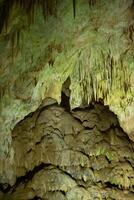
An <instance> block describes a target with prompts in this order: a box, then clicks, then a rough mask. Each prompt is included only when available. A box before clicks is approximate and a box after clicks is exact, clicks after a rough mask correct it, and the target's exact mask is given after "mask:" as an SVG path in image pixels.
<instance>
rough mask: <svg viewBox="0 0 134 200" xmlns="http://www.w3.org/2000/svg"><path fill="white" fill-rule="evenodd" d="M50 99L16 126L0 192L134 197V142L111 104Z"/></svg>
mask: <svg viewBox="0 0 134 200" xmlns="http://www.w3.org/2000/svg"><path fill="white" fill-rule="evenodd" d="M47 103H48V104H46V106H44V105H43V106H42V107H40V109H38V110H37V111H36V112H34V113H31V114H30V115H29V116H27V117H26V118H25V119H24V120H22V121H21V122H19V124H17V125H16V126H15V128H14V130H13V132H12V146H13V148H14V152H15V155H14V162H13V164H12V165H11V166H10V165H9V166H8V167H9V168H10V172H11V174H10V176H9V177H6V178H8V181H9V182H7V183H6V184H3V185H2V186H1V188H2V190H3V193H0V195H1V196H0V198H1V199H6V198H7V199H10V200H31V199H43V200H56V199H57V200H81V199H83V200H95V199H98V200H106V199H108V200H113V199H115V200H129V199H130V200H132V199H134V143H133V142H132V141H131V140H130V139H129V138H128V136H127V134H125V133H124V132H123V130H122V129H121V128H120V126H119V123H118V120H117V117H116V116H115V115H114V114H113V113H112V112H110V111H109V108H108V107H106V106H104V105H102V104H101V103H95V104H93V105H90V107H88V108H85V109H79V108H77V109H75V110H73V111H71V112H69V111H66V109H65V108H63V107H61V106H58V105H57V104H56V103H54V102H53V101H52V100H51V102H49V101H48V102H47ZM51 103H53V104H52V105H49V104H51ZM3 177H4V175H3ZM3 182H4V180H3ZM9 184H10V186H9Z"/></svg>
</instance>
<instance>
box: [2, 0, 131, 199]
mask: <svg viewBox="0 0 134 200" xmlns="http://www.w3.org/2000/svg"><path fill="white" fill-rule="evenodd" d="M1 2H2V1H1ZM1 2H0V3H1ZM92 2H95V4H93V5H92ZM64 95H65V96H67V99H68V100H69V102H66V101H64V100H63V102H61V97H62V96H63V97H64ZM0 97H1V98H0V182H1V183H10V184H11V185H12V184H14V183H15V181H16V177H19V176H23V175H25V174H26V171H29V170H33V168H34V167H35V166H39V165H40V164H41V163H42V162H43V163H45V164H46V165H48V166H44V167H43V169H42V171H40V172H39V173H40V174H42V175H41V176H43V174H44V173H45V172H44V170H47V172H48V174H49V168H51V167H52V170H51V171H52V173H53V174H54V173H55V172H56V177H55V179H58V178H59V179H61V177H62V176H63V174H62V173H63V172H64V171H66V172H65V175H66V176H65V179H66V180H67V182H68V183H69V184H68V185H64V182H63V183H62V184H63V186H64V187H65V188H64V190H66V191H64V190H63V191H62V190H61V191H60V189H58V191H57V190H56V186H54V188H55V189H54V190H55V191H57V193H56V194H55V195H57V197H56V198H57V199H60V198H61V199H66V198H68V199H71V198H74V199H75V198H76V196H75V197H74V196H73V195H76V194H77V193H78V196H81V195H84V197H83V199H84V200H85V199H86V198H87V196H88V193H90V194H92V193H94V192H93V191H94V190H95V191H100V188H101V187H102V188H103V189H104V193H105V195H108V196H109V198H111V199H112V198H113V199H114V198H115V197H114V196H116V193H118V196H120V195H121V197H120V199H123V198H124V200H125V199H127V200H128V199H129V198H130V199H131V194H130V193H128V194H127V190H129V191H132V192H133V183H132V182H133V176H134V174H133V154H132V152H133V147H132V145H133V143H132V142H131V141H130V140H129V139H128V138H127V136H126V135H125V136H121V135H122V134H123V132H122V131H121V129H120V130H119V131H115V130H116V129H117V128H114V131H112V129H111V126H113V127H114V126H116V123H117V120H116V119H115V117H114V116H113V117H111V114H108V113H107V114H103V113H102V112H101V111H95V112H97V114H95V113H94V111H93V110H92V111H90V112H89V113H87V110H86V111H85V110H81V111H78V112H75V113H64V115H63V119H60V120H61V122H60V123H59V126H62V127H57V128H56V130H55V129H54V131H57V133H56V134H54V135H53V134H52V136H51V131H52V133H53V130H47V132H48V135H49V134H50V137H54V139H53V140H54V141H55V142H54V143H53V142H52V144H51V138H50V141H49V140H48V141H47V140H46V141H47V142H48V143H47V142H46V144H44V142H45V141H44V139H42V140H41V141H40V137H46V136H44V135H43V136H41V135H40V134H41V131H42V130H41V127H42V124H43V126H44V124H45V123H46V124H47V125H48V121H45V122H44V121H43V120H47V119H48V118H49V112H50V113H51V112H52V111H51V109H50V111H48V113H47V114H45V117H44V118H41V115H39V117H40V120H39V121H40V123H41V124H40V125H38V123H37V126H35V129H36V128H37V129H38V131H39V133H38V136H37V135H36V131H35V134H33V132H32V126H33V124H34V122H33V121H34V120H35V121H36V119H38V117H37V116H35V119H33V118H32V121H31V122H26V121H25V122H22V123H24V124H25V123H28V125H27V126H26V127H27V128H26V130H27V129H29V131H28V130H27V131H26V132H25V131H22V130H21V128H20V125H17V126H16V124H17V123H19V122H20V121H21V120H23V119H24V118H25V116H27V115H28V114H29V113H31V112H34V111H35V110H37V109H38V108H39V107H40V105H42V106H43V102H44V106H45V104H46V105H47V104H50V105H51V104H53V103H54V102H58V104H60V102H61V105H62V106H67V110H69V109H70V108H71V109H74V108H78V107H79V108H81V109H82V108H83V109H84V107H87V106H88V105H89V104H90V103H91V102H92V103H93V102H97V101H101V102H103V103H104V105H108V106H109V108H110V110H111V111H113V112H114V113H115V114H116V115H117V118H118V120H119V123H120V126H121V127H122V129H123V130H124V131H125V132H126V133H127V135H128V137H129V138H130V139H131V140H132V141H134V123H133V122H134V3H133V0H114V1H113V0H109V1H108V0H96V1H93V0H91V1H87V0H79V1H77V4H76V17H75V19H74V18H73V13H72V1H71V0H64V1H60V0H59V1H58V9H57V16H50V17H49V18H48V20H47V21H46V22H44V18H43V15H42V12H41V10H40V9H39V8H38V9H37V10H36V12H35V21H34V23H33V24H31V26H30V27H29V23H28V22H27V20H26V16H25V15H24V12H22V10H21V9H20V8H19V7H17V8H16V9H13V11H12V13H11V17H10V19H9V26H8V28H7V32H4V31H3V32H2V34H1V35H0ZM47 97H49V98H50V97H51V98H53V99H48V102H46V100H45V101H44V99H46V98H47ZM54 99H55V100H54ZM63 99H64V98H63ZM55 109H60V111H59V110H58V111H57V114H56V115H57V116H58V117H57V119H55V117H54V115H53V117H54V120H55V121H56V120H58V119H59V114H58V113H60V112H62V111H61V110H62V108H57V107H56V108H55ZM52 110H53V109H52ZM54 112H56V111H54ZM36 113H37V112H36ZM36 113H35V115H36ZM101 114H103V117H102V116H101ZM50 115H51V117H52V114H50ZM109 115H110V116H109ZM53 117H52V118H53ZM90 119H92V121H90ZM100 119H101V120H100ZM66 120H67V121H66ZM106 120H107V121H108V122H107V123H106ZM37 121H38V120H37ZM50 121H53V120H52V119H51V120H50ZM64 121H65V122H66V123H69V124H70V123H73V124H74V127H73V128H72V127H70V125H68V126H65V124H64V123H63V122H64ZM70 121H72V122H70ZM76 121H77V122H76ZM29 123H31V125H30V124H29ZM35 123H36V122H35ZM55 123H57V124H58V122H55ZM76 123H77V125H76ZM50 124H51V123H50ZM112 124H114V125H112ZM117 124H118V123H117ZM15 126H16V127H18V128H17V132H16V131H15V132H14V131H13V133H12V130H13V129H14V127H15ZM38 126H39V127H38ZM77 126H78V127H77ZM118 126H119V125H118ZM48 127H49V126H48ZM84 127H85V129H86V130H85V129H84ZM23 128H24V127H23ZM60 128H61V129H60ZM19 129H20V131H19ZM33 129H34V126H33ZM59 129H60V132H59ZM65 129H66V130H65ZM89 129H91V132H92V133H91V139H90V138H89V141H90V140H91V145H93V144H94V145H95V144H96V145H95V148H94V147H92V149H90V145H89V147H88V145H86V144H85V145H84V149H83V147H82V146H81V145H82V144H81V142H84V140H86V137H89V135H90V134H89V132H90V130H89ZM15 130H16V128H15ZM49 131H50V132H49ZM82 131H84V132H82ZM107 131H108V133H107V134H105V133H104V132H107ZM120 131H121V132H122V133H121V135H120ZM18 132H19V133H18ZM64 132H65V133H64ZM79 132H82V133H81V134H82V136H81V137H82V138H77V137H78V135H79V134H78V133H79ZM86 132H88V133H87V134H86ZM113 132H114V133H113ZM17 133H18V134H17ZM63 133H64V134H67V133H68V136H66V137H65V138H64V136H63V138H62V137H58V134H60V135H61V134H63ZM74 133H75V134H76V136H77V137H76V136H75V137H76V140H74V138H73V137H74V136H71V135H73V134H74ZM15 134H17V136H16V135H15ZM30 134H31V135H30ZM92 134H93V135H94V136H93V135H92ZM96 134H97V135H96ZM103 134H104V135H103ZM118 134H119V136H118V137H119V138H118V137H117V136H116V135H118ZM69 135H70V136H69ZM113 135H114V136H113ZM106 136H107V137H106ZM30 137H31V138H30ZM34 137H35V138H34ZM38 137H39V138H38ZM79 137H80V136H79ZM94 137H95V138H94ZM100 137H102V141H103V142H102V141H101V144H103V148H104V149H103V148H102V147H100V146H99V145H101V144H100V143H99V142H97V139H98V138H100ZM105 137H106V138H105ZM120 137H121V138H120ZM28 138H29V142H28ZM93 138H94V139H93ZM104 138H105V139H104ZM118 139H119V141H118ZM36 140H37V141H36ZM65 140H67V141H65ZM81 140H82V141H81ZM92 140H93V141H92ZM36 142H37V145H36V146H37V147H36V148H37V149H36V148H35V143H36ZM38 142H39V144H38ZM42 142H43V147H42V146H41V144H42ZM49 142H50V143H49ZM66 142H68V143H69V144H68V143H67V144H68V145H72V148H71V147H70V148H71V149H66V145H67V144H66ZM75 142H76V144H75ZM77 142H78V143H77ZM114 142H115V143H116V142H117V143H118V142H119V144H116V145H117V146H116V145H115V146H114ZM120 142H121V143H120ZM55 143H56V146H55ZM27 144H28V145H27ZM48 144H50V146H49V145H48ZM53 144H54V146H53ZM30 145H31V149H29V148H30ZM32 145H33V146H34V148H35V151H33V150H32V148H33V147H32ZM45 145H46V146H45ZM47 145H48V147H47ZM51 145H52V146H51ZM109 145H110V148H111V145H113V146H114V147H115V149H116V150H115V149H114V150H113V149H110V153H108V152H109V151H108V149H109ZM120 145H121V146H120ZM24 147H25V148H24ZM46 147H47V148H48V150H50V152H48V151H46V149H45V148H46ZM75 147H77V148H78V149H79V148H80V147H81V148H82V150H80V152H77V154H76V152H75V151H74V150H73V148H75ZM114 147H113V148H114ZM27 148H28V149H27ZM42 148H44V149H42ZM53 148H57V149H58V151H57V153H56V155H55V153H54V152H53V151H51V149H53ZM63 148H65V149H66V150H65V149H64V150H65V151H63V150H62V149H63ZM85 148H86V149H85ZM88 148H89V149H90V150H91V151H90V153H91V154H92V155H89V154H87V153H85V154H87V155H83V152H81V151H84V152H86V151H87V152H88V150H89V149H88ZM98 148H101V150H100V149H98ZM25 151H26V152H25ZM27 151H28V152H29V156H30V157H27ZM60 151H61V152H62V153H60ZM94 151H95V152H94ZM117 151H118V155H116V154H117V153H116V152H117ZM45 152H47V156H45V155H44V154H45ZM101 152H103V153H104V152H105V153H104V154H106V155H105V157H106V158H105V159H104V156H102V157H101V158H99V159H100V161H98V162H100V163H101V162H104V163H103V164H102V165H104V166H105V168H106V167H107V162H108V165H110V166H109V167H108V171H107V170H105V171H104V172H105V173H106V176H105V177H103V176H102V175H103V174H104V172H103V173H101V174H100V173H99V171H98V170H97V169H96V170H97V172H98V173H97V172H95V175H94V174H92V173H93V172H92V170H94V168H93V167H90V168H91V169H90V170H89V171H87V172H86V173H87V174H88V173H89V174H90V176H91V174H92V176H93V177H94V176H95V178H93V177H92V179H91V182H92V183H93V184H90V186H91V185H92V187H90V188H88V186H87V185H86V186H84V187H83V185H81V183H80V184H78V183H77V184H76V182H77V181H76V179H78V180H79V179H82V180H83V181H84V183H85V182H86V179H87V177H86V175H83V173H85V172H83V171H82V172H81V173H82V175H81V178H80V177H79V176H80V174H81V173H80V172H79V174H75V173H76V170H75V169H72V168H69V166H70V164H71V163H73V162H72V160H73V161H74V162H75V163H74V166H75V165H76V166H77V165H82V166H84V165H85V163H86V164H87V165H88V161H87V159H89V158H88V157H90V156H91V157H94V154H95V156H100V155H98V154H100V153H101ZM106 152H107V153H106ZM103 153H102V154H103ZM49 154H50V155H49ZM51 154H54V155H51ZM35 155H36V156H35ZM70 156H71V160H70V162H71V163H68V159H67V158H68V157H69V158H70ZM122 156H123V158H122ZM128 157H129V159H128ZM50 158H51V159H52V160H51V159H50ZM54 158H55V159H54ZM62 158H63V160H62ZM64 158H66V160H65V159H64ZM97 158H98V157H97ZM111 158H114V159H115V161H113V162H114V163H113V162H112V163H111V161H109V159H111ZM119 158H120V159H121V160H119ZM28 159H30V160H29V162H28ZM44 159H46V160H44ZM47 159H48V160H47ZM49 159H50V162H51V163H49ZM59 159H60V160H61V163H60V161H59ZM92 159H95V158H92ZM89 160H90V159H89ZM104 160H105V161H104ZM79 162H80V163H79ZM116 162H117V163H118V164H117V166H115V165H116V164H115V163H116ZM120 162H121V164H120ZM126 162H127V164H126ZM63 164H66V165H65V169H64V166H63V168H62V165H63ZM90 164H91V163H90V162H89V166H90ZM67 167H68V168H67ZM116 167H117V168H116ZM121 167H122V170H121ZM111 168H112V169H111ZM110 169H111V171H110V172H109V170H110ZM70 170H71V173H72V174H75V175H76V177H77V176H78V177H77V178H76V177H73V181H72V179H71V177H70V175H69V176H68V173H69V172H70ZM83 170H84V169H83ZM124 170H127V173H128V174H129V173H130V176H131V178H130V180H129V178H128V176H129V175H128V176H127V175H126V174H127V173H126V172H125V171H124ZM78 171H81V168H80V167H78ZM118 171H119V173H118V175H117V177H118V176H119V177H122V179H121V178H117V177H116V178H115V179H114V180H111V179H112V178H113V177H114V176H115V175H113V174H114V173H115V172H118ZM131 172H132V173H131ZM120 173H121V174H120ZM107 174H108V176H107ZM125 175H126V176H125ZM35 176H37V177H38V175H37V174H36V175H35ZM48 176H49V175H48ZM57 176H58V178H57ZM82 176H83V178H82ZM110 176H111V177H112V178H111V179H110ZM105 178H107V181H106V180H105ZM38 179H39V177H38ZM59 179H58V180H59ZM100 180H101V181H100ZM117 180H118V181H119V182H118V181H117ZM44 181H45V180H44ZM48 181H49V180H48ZM63 181H64V180H63ZM69 181H72V182H71V183H70V182H69ZM80 182H81V181H80ZM98 182H100V185H99V184H98ZM106 182H108V183H106ZM115 182H116V183H115ZM74 183H75V184H76V186H74V185H75V184H74ZM94 183H95V184H94ZM96 183H97V185H96ZM30 184H31V185H30ZM34 184H35V185H36V183H35V182H34V180H33V179H31V183H29V182H28V186H25V188H26V190H25V194H26V195H33V196H34V195H35V194H33V193H30V194H29V193H28V192H29V191H32V190H33V189H31V188H33V187H34V186H33V185H34ZM46 184H49V183H43V185H46ZM70 184H72V185H70ZM105 184H106V187H105V186H104V185H105ZM108 184H112V187H113V192H112V193H111V189H110V190H107V187H108ZM23 186H24V185H22V186H21V188H20V186H19V187H17V191H18V193H19V192H20V196H21V190H22V191H23ZM114 186H115V187H114ZM2 187H3V186H2ZM5 187H6V186H5ZM44 187H45V186H44ZM46 187H47V186H46ZM70 187H72V191H71V190H69V188H70ZM116 187H117V188H120V187H121V188H122V187H123V188H125V189H126V188H127V189H126V191H125V194H124V193H123V192H122V190H121V189H117V190H116V189H115V188H116ZM29 188H30V189H29ZM48 188H49V187H48ZM59 188H60V186H59ZM87 188H88V189H87ZM105 188H106V189H105ZM51 189H52V188H50V191H47V193H46V194H44V193H43V194H40V195H41V197H43V195H46V197H44V198H46V199H47V198H48V199H54V198H55V195H54V194H53V191H52V190H53V189H52V190H51ZM27 190H28V192H26V191H27ZM36 190H38V189H37V188H36ZM48 190H49V189H48ZM90 190H91V191H90ZM101 191H102V190H101ZM64 193H66V195H64ZM98 193H99V192H98ZM98 193H97V195H98ZM7 195H9V197H7V199H8V198H9V199H11V196H10V194H7ZM13 195H14V198H18V197H15V195H17V193H16V192H14V193H13ZM36 195H38V194H36ZM52 195H53V196H54V197H52ZM99 195H102V193H99ZM110 195H114V196H110ZM123 195H127V197H124V196H123ZM47 196H48V197H47ZM65 196H66V197H65ZM129 196H130V197H129ZM132 196H133V195H132ZM30 198H31V197H30ZM32 198H33V197H32ZM81 198H82V197H81ZM98 198H99V197H98ZM74 199H73V200H74ZM76 199H77V198H76ZM91 199H92V196H91ZM115 199H116V198H115ZM16 200H18V199H16Z"/></svg>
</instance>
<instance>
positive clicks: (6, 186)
mask: <svg viewBox="0 0 134 200" xmlns="http://www.w3.org/2000/svg"><path fill="white" fill-rule="evenodd" d="M10 189H11V186H10V185H9V184H6V183H5V184H0V191H1V192H3V193H7V192H8V191H9V190H10Z"/></svg>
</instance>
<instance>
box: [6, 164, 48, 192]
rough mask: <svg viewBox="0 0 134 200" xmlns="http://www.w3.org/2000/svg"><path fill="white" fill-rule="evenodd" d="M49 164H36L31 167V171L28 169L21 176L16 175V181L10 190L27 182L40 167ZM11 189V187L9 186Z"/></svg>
mask: <svg viewBox="0 0 134 200" xmlns="http://www.w3.org/2000/svg"><path fill="white" fill-rule="evenodd" d="M48 166H50V164H44V163H41V164H40V165H38V166H35V167H34V168H33V170H31V171H28V172H27V173H26V174H25V175H24V176H21V177H18V178H17V180H16V183H15V185H14V186H13V187H12V192H14V191H15V189H16V188H17V187H18V186H19V185H20V184H21V183H23V184H25V183H27V182H28V181H30V180H32V178H33V176H34V175H35V174H36V173H38V172H39V171H41V170H42V169H44V168H46V167H48ZM10 189H11V188H10Z"/></svg>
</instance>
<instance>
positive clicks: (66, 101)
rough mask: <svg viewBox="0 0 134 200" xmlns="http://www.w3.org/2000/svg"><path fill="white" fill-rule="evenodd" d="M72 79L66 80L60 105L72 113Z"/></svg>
mask: <svg viewBox="0 0 134 200" xmlns="http://www.w3.org/2000/svg"><path fill="white" fill-rule="evenodd" d="M70 84H71V80H70V77H68V78H67V79H66V81H65V82H64V83H63V85H62V91H61V103H60V105H61V106H62V107H64V108H65V110H66V111H68V112H70V89H69V87H70Z"/></svg>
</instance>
